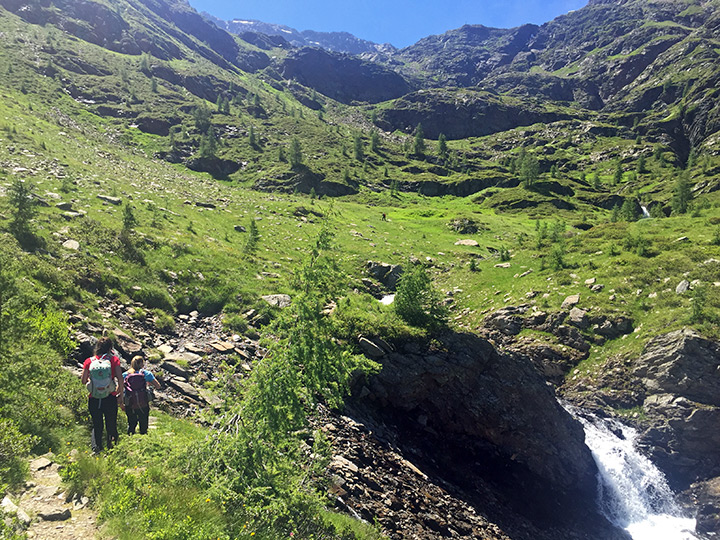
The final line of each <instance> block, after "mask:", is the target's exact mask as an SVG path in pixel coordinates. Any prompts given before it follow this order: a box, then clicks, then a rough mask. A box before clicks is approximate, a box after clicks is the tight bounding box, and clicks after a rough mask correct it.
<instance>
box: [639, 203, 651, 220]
mask: <svg viewBox="0 0 720 540" xmlns="http://www.w3.org/2000/svg"><path fill="white" fill-rule="evenodd" d="M640 208H641V209H642V217H644V218H649V217H650V212H648V209H647V207H646V206H640Z"/></svg>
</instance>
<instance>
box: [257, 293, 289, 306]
mask: <svg viewBox="0 0 720 540" xmlns="http://www.w3.org/2000/svg"><path fill="white" fill-rule="evenodd" d="M262 299H263V300H265V301H266V302H267V303H268V304H270V305H271V306H275V307H279V308H286V307H289V306H290V304H291V303H292V298H290V296H289V295H287V294H268V295H265V296H263V297H262Z"/></svg>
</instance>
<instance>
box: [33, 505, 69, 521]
mask: <svg viewBox="0 0 720 540" xmlns="http://www.w3.org/2000/svg"><path fill="white" fill-rule="evenodd" d="M38 517H39V518H40V519H42V520H43V521H67V520H68V519H70V518H71V517H72V513H71V512H70V509H69V508H65V509H63V510H55V511H51V512H47V513H43V512H38Z"/></svg>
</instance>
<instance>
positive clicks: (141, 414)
mask: <svg viewBox="0 0 720 540" xmlns="http://www.w3.org/2000/svg"><path fill="white" fill-rule="evenodd" d="M135 412H136V413H137V416H138V420H139V421H140V435H145V434H146V433H147V430H148V421H149V419H150V406H147V407H143V408H142V409H138V410H137V411H135Z"/></svg>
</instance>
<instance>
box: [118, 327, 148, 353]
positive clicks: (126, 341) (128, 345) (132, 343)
mask: <svg viewBox="0 0 720 540" xmlns="http://www.w3.org/2000/svg"><path fill="white" fill-rule="evenodd" d="M113 334H114V335H115V340H116V341H117V346H118V347H119V348H120V352H122V353H124V354H125V355H127V356H131V357H132V356H134V355H135V354H137V353H139V352H140V351H141V350H142V348H143V347H142V343H140V342H139V341H137V340H136V339H135V338H132V337H130V336H129V335H128V334H126V333H125V332H123V331H122V330H120V329H119V328H116V329H115V330H113Z"/></svg>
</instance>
